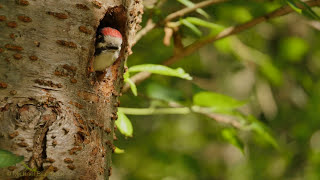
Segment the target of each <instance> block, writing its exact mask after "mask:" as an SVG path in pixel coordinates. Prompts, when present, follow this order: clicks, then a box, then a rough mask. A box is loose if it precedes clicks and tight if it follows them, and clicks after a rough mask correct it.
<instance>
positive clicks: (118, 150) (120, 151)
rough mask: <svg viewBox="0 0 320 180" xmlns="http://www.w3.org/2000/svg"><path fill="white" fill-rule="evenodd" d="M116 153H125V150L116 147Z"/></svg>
mask: <svg viewBox="0 0 320 180" xmlns="http://www.w3.org/2000/svg"><path fill="white" fill-rule="evenodd" d="M114 153H116V154H122V153H124V150H123V149H120V148H118V147H116V149H115V150H114Z"/></svg>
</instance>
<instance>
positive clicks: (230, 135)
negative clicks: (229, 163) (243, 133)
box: [221, 128, 244, 153]
mask: <svg viewBox="0 0 320 180" xmlns="http://www.w3.org/2000/svg"><path fill="white" fill-rule="evenodd" d="M221 135H222V137H223V138H224V139H225V140H226V141H228V142H229V143H230V144H232V145H234V146H235V147H237V148H239V149H240V151H241V152H242V153H244V145H243V142H242V141H241V140H240V139H239V137H238V136H237V132H236V131H235V130H234V129H231V128H230V129H224V130H222V132H221Z"/></svg>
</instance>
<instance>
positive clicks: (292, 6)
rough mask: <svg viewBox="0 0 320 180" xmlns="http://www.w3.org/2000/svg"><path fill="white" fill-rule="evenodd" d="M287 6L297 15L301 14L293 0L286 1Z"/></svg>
mask: <svg viewBox="0 0 320 180" xmlns="http://www.w3.org/2000/svg"><path fill="white" fill-rule="evenodd" d="M286 2H287V4H288V5H289V6H290V7H291V8H292V9H293V10H294V11H296V12H297V13H299V14H302V9H300V8H299V7H298V6H297V5H296V4H295V2H294V1H293V0H286Z"/></svg>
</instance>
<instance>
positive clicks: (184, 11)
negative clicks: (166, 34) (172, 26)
mask: <svg viewBox="0 0 320 180" xmlns="http://www.w3.org/2000/svg"><path fill="white" fill-rule="evenodd" d="M226 1H228V0H207V1H203V2H200V3H197V4H195V5H194V6H192V7H187V8H184V9H181V10H179V11H176V12H174V13H171V14H169V15H168V16H167V17H166V18H165V19H164V20H163V21H162V23H166V22H168V21H171V20H173V19H175V18H178V17H181V16H184V15H186V14H188V13H191V12H193V11H195V10H197V9H199V8H203V7H206V6H209V5H212V4H218V3H223V2H226Z"/></svg>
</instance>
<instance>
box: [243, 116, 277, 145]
mask: <svg viewBox="0 0 320 180" xmlns="http://www.w3.org/2000/svg"><path fill="white" fill-rule="evenodd" d="M247 119H248V120H249V121H250V122H251V124H250V125H249V129H250V130H252V131H254V132H255V133H256V134H257V135H259V136H260V137H261V138H262V139H264V140H265V141H266V142H268V143H269V144H271V145H272V146H273V147H274V148H275V149H279V145H278V143H277V141H276V140H275V139H274V138H273V136H272V135H271V134H270V130H269V128H268V127H267V126H265V125H264V124H263V123H261V122H260V121H259V120H257V119H256V118H255V117H254V116H252V115H249V116H248V117H247Z"/></svg>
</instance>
